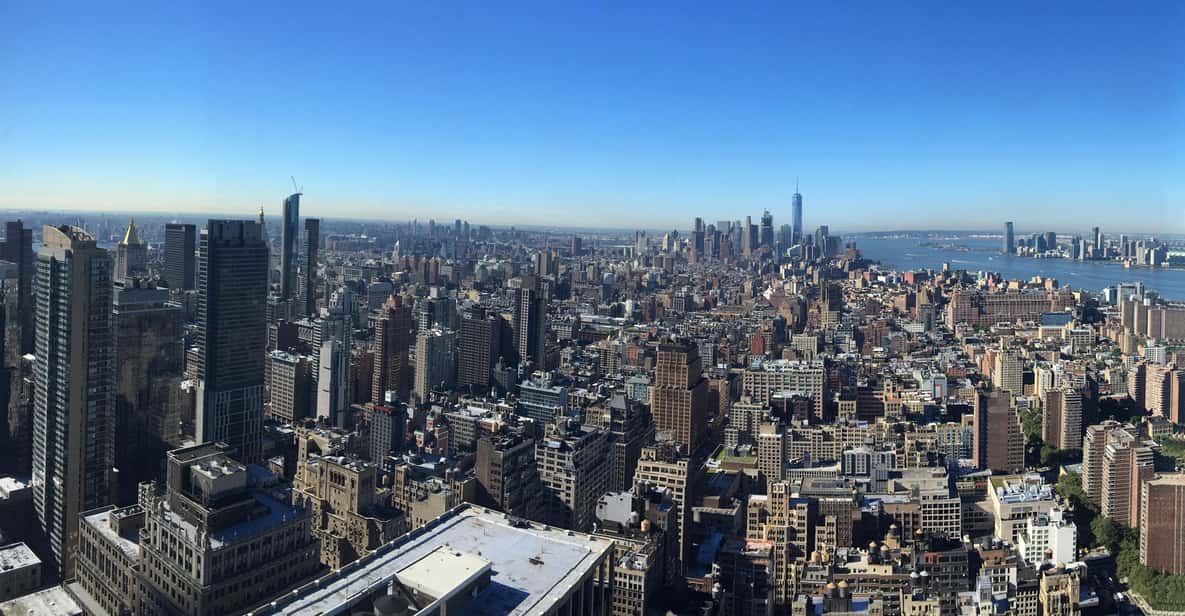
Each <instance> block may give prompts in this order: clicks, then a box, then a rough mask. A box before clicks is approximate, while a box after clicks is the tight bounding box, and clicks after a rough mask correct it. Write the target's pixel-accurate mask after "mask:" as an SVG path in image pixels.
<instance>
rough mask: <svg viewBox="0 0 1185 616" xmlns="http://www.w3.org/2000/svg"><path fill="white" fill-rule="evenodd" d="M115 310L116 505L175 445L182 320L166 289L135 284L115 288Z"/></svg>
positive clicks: (154, 474)
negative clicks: (117, 470) (117, 492)
mask: <svg viewBox="0 0 1185 616" xmlns="http://www.w3.org/2000/svg"><path fill="white" fill-rule="evenodd" d="M114 309H115V310H114V319H115V333H114V336H113V339H114V342H115V359H116V364H115V365H116V368H115V373H116V376H115V427H116V434H117V436H116V439H115V466H116V468H118V469H119V497H118V500H119V504H120V505H127V504H131V503H134V502H135V501H136V493H137V492H136V491H137V484H139V483H140V482H142V481H151V480H153V479H158V478H159V470H160V463H161V460H163V459H164V457H165V453H167V452H168V451H169V450H170V449H172V448H173V447H175V446H176V445H177V444H179V443H178V441H179V437H180V413H179V411H180V395H181V381H182V380H183V379H184V377H185V352H184V349H183V348H182V342H181V334H182V331H183V330H182V321H183V319H182V313H181V308H180V306H177V305H174V304H170V303H169V292H168V291H166V290H165V289H150V288H146V287H141V286H139V285H138V284H137V285H131V284H129V285H125V286H122V287H116V289H115V299H114Z"/></svg>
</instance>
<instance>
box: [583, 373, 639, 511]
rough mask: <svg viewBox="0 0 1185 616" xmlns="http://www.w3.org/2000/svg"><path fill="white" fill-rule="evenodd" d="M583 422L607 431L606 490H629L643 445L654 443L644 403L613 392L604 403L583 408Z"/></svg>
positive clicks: (619, 391)
mask: <svg viewBox="0 0 1185 616" xmlns="http://www.w3.org/2000/svg"><path fill="white" fill-rule="evenodd" d="M584 417H585V421H586V422H587V423H589V424H590V425H594V426H596V427H598V428H601V429H603V430H605V431H607V432H608V433H609V458H610V467H611V468H610V471H609V490H611V491H613V492H628V491H629V490H630V488H632V487H633V485H634V484H633V481H634V471H635V470H636V468H637V466H638V458H639V457H641V455H642V448H643V447H645V446H646V445H649V444H651V443H652V442H654V423H653V422H652V421H651V420H650V409H649V407H647V405H646V404H644V403H642V402H639V401H637V400H634V399H631V398H629V397H628V396H627V395H626V394H625V392H624V391H621V390H617V391H614V392H613V393H612V394H610V396H609V400H607V401H606V402H605V403H604V404H602V405H600V406H598V407H594V408H591V409H588V410H586V411H585V415H584Z"/></svg>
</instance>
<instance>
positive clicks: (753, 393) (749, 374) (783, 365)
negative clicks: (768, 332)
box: [741, 341, 828, 419]
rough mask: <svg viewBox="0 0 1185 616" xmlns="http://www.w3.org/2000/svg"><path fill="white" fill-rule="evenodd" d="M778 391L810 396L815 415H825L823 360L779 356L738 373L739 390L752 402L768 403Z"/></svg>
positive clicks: (825, 385) (825, 380)
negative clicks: (789, 358)
mask: <svg viewBox="0 0 1185 616" xmlns="http://www.w3.org/2000/svg"><path fill="white" fill-rule="evenodd" d="M814 344H816V345H817V344H818V342H817V341H815V342H814ZM781 392H795V393H798V394H801V395H803V396H806V397H808V398H810V400H811V404H812V405H813V406H814V414H815V416H816V417H818V418H820V419H822V418H825V417H826V415H825V412H826V403H827V398H828V387H827V374H826V370H825V369H824V367H823V362H822V361H820V360H813V361H791V360H782V359H779V360H773V361H761V362H757V363H755V365H753V366H750V367H749V368H747V369H746V370H745V372H744V373H743V374H742V375H741V393H742V395H746V396H749V397H750V398H751V399H752V402H753V403H755V404H762V405H768V404H770V401H771V400H773V397H774V395H775V394H778V393H781Z"/></svg>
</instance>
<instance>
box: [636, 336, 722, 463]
mask: <svg viewBox="0 0 1185 616" xmlns="http://www.w3.org/2000/svg"><path fill="white" fill-rule="evenodd" d="M654 377H655V379H654V387H653V389H652V390H651V393H650V396H651V400H650V408H651V413H652V414H653V416H654V427H655V429H656V430H658V431H659V432H666V433H667V435H666V436H667V437H668V438H669V439H671V440H675V441H677V442H679V443H682V444H684V445H686V446H687V451H688V453H690V454H694V453H695V451H696V448H697V447H699V445H700V443H701V442H702V441H703V437H704V436H705V432H706V430H707V427H708V380H707V379H705V378H704V375H703V369H702V367H701V365H700V358H699V348H698V347H696V345H694V344H691V343H690V342H673V343H666V344H662V345H661V346H659V347H658V362H657V364H656V366H655V372H654Z"/></svg>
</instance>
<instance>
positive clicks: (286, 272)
mask: <svg viewBox="0 0 1185 616" xmlns="http://www.w3.org/2000/svg"><path fill="white" fill-rule="evenodd" d="M300 195H301V193H292V194H291V195H288V197H287V198H286V199H284V221H283V226H282V227H280V299H285V300H292V299H295V298H296V292H297V286H296V285H297V282H296V243H297V241H298V238H299V237H300Z"/></svg>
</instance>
